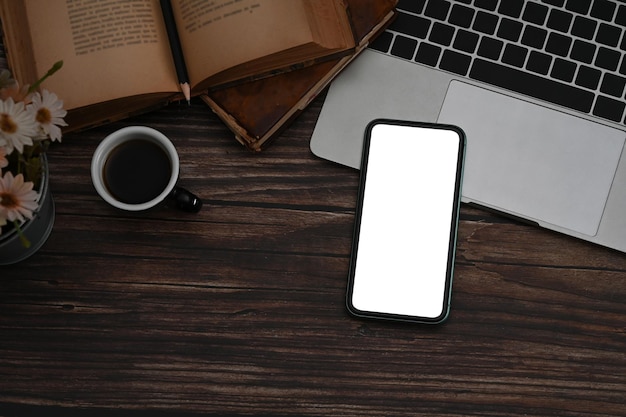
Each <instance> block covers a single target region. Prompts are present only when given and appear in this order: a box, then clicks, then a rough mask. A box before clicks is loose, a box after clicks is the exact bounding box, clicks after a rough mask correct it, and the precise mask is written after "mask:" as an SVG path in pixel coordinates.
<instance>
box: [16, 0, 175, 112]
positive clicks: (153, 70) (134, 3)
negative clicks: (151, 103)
mask: <svg viewBox="0 0 626 417" xmlns="http://www.w3.org/2000/svg"><path fill="white" fill-rule="evenodd" d="M25 7H26V14H27V16H28V20H29V25H30V29H31V37H32V44H33V54H34V56H35V57H36V66H37V72H38V73H39V74H40V75H43V74H44V73H45V72H46V71H47V70H48V68H49V67H50V66H51V65H52V64H53V63H54V62H56V61H58V60H63V62H64V64H63V68H62V69H61V70H60V71H58V72H57V73H56V74H54V76H52V77H50V78H49V79H48V80H46V82H45V83H44V87H45V88H47V89H49V90H51V91H53V92H55V93H57V95H59V97H60V98H61V99H63V100H64V103H65V108H67V109H72V108H76V107H82V106H85V105H88V104H93V103H97V102H102V101H106V100H112V99H116V98H120V97H125V96H130V95H137V94H144V93H154V92H165V91H170V92H176V91H178V85H177V79H176V73H175V69H174V65H173V61H172V57H171V51H170V50H169V43H168V40H167V34H166V32H165V28H164V24H163V19H162V16H161V14H160V13H161V9H160V6H159V2H158V0H28V1H26V3H25ZM32 81H34V80H29V82H32Z"/></svg>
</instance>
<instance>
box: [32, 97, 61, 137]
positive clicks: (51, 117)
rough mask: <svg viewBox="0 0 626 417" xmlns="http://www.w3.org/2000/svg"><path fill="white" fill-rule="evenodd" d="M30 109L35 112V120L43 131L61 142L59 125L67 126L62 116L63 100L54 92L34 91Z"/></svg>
mask: <svg viewBox="0 0 626 417" xmlns="http://www.w3.org/2000/svg"><path fill="white" fill-rule="evenodd" d="M29 107H31V111H33V112H34V113H35V120H36V121H37V123H39V126H41V128H42V129H43V131H44V133H45V134H46V135H47V136H49V137H50V139H51V140H52V141H53V142H54V141H55V140H58V141H59V142H61V129H60V128H59V126H67V123H65V120H63V117H65V115H66V114H67V111H65V110H64V109H63V101H62V100H59V98H58V97H57V95H56V94H54V93H51V92H50V91H48V90H43V91H42V93H41V94H39V93H35V94H34V95H33V97H32V104H31V105H30V106H29Z"/></svg>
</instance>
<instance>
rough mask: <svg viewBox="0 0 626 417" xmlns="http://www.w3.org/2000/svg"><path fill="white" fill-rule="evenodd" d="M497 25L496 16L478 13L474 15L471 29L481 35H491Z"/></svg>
mask: <svg viewBox="0 0 626 417" xmlns="http://www.w3.org/2000/svg"><path fill="white" fill-rule="evenodd" d="M497 25H498V16H496V15H493V14H491V13H487V12H482V11H480V12H478V13H477V14H476V19H475V20H474V25H473V26H472V27H473V28H474V30H477V31H479V32H481V33H485V34H487V35H493V34H494V33H495V31H496V26H497Z"/></svg>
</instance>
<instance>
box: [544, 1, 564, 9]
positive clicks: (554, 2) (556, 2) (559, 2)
mask: <svg viewBox="0 0 626 417" xmlns="http://www.w3.org/2000/svg"><path fill="white" fill-rule="evenodd" d="M541 1H542V2H544V3H545V4H551V5H552V6H556V7H563V5H564V4H565V0H541Z"/></svg>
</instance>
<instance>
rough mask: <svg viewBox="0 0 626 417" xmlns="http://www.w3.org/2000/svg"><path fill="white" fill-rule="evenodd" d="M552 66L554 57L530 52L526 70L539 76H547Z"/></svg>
mask: <svg viewBox="0 0 626 417" xmlns="http://www.w3.org/2000/svg"><path fill="white" fill-rule="evenodd" d="M551 64H552V57H551V56H550V55H547V54H544V53H542V52H537V51H530V55H528V62H527V63H526V69H527V70H529V71H532V72H536V73H537V74H542V75H547V74H548V72H549V71H550V65H551Z"/></svg>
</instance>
